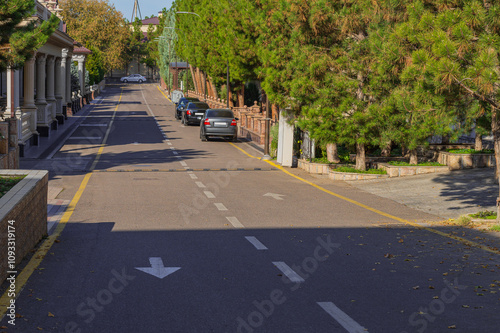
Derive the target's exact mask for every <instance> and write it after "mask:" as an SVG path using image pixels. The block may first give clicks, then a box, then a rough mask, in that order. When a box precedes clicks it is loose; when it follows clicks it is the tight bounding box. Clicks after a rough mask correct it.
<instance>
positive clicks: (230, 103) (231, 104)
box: [228, 88, 234, 108]
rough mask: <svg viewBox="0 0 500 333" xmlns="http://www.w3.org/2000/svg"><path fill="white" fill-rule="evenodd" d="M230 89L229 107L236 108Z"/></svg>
mask: <svg viewBox="0 0 500 333" xmlns="http://www.w3.org/2000/svg"><path fill="white" fill-rule="evenodd" d="M228 89H229V107H230V108H232V107H234V102H233V92H232V91H231V89H230V88H228Z"/></svg>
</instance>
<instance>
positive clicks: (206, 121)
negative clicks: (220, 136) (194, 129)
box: [203, 118, 210, 126]
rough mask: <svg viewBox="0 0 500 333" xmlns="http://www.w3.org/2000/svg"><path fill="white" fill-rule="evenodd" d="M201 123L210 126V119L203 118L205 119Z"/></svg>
mask: <svg viewBox="0 0 500 333" xmlns="http://www.w3.org/2000/svg"><path fill="white" fill-rule="evenodd" d="M203 125H208V126H210V119H208V118H207V119H205V121H204V122H203Z"/></svg>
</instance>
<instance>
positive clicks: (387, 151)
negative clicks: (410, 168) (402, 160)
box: [380, 140, 392, 157]
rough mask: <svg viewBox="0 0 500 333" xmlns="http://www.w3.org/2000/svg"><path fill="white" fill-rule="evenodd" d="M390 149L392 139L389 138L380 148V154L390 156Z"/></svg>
mask: <svg viewBox="0 0 500 333" xmlns="http://www.w3.org/2000/svg"><path fill="white" fill-rule="evenodd" d="M391 149H392V141H391V140H389V142H387V143H386V145H385V147H384V148H382V152H381V153H380V155H382V156H383V157H389V156H391Z"/></svg>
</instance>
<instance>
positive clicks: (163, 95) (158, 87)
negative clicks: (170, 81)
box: [156, 86, 173, 103]
mask: <svg viewBox="0 0 500 333" xmlns="http://www.w3.org/2000/svg"><path fill="white" fill-rule="evenodd" d="M156 88H158V90H159V91H160V92H161V94H162V95H163V96H165V98H166V99H168V100H169V101H170V103H173V102H172V101H171V100H170V98H168V96H167V95H165V93H164V92H163V91H162V90H161V89H160V86H156Z"/></svg>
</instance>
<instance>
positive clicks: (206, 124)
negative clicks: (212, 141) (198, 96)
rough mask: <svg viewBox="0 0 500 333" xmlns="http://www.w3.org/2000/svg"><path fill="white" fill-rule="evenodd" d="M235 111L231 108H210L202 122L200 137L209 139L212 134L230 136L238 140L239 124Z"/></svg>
mask: <svg viewBox="0 0 500 333" xmlns="http://www.w3.org/2000/svg"><path fill="white" fill-rule="evenodd" d="M237 120H238V118H235V117H234V114H233V111H231V110H229V109H208V110H206V111H205V116H204V117H203V118H202V120H201V123H200V139H201V141H207V140H208V138H209V137H211V136H222V137H229V138H231V140H232V141H233V142H235V141H236V140H238V132H237V131H238V126H237V123H236V121H237Z"/></svg>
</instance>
